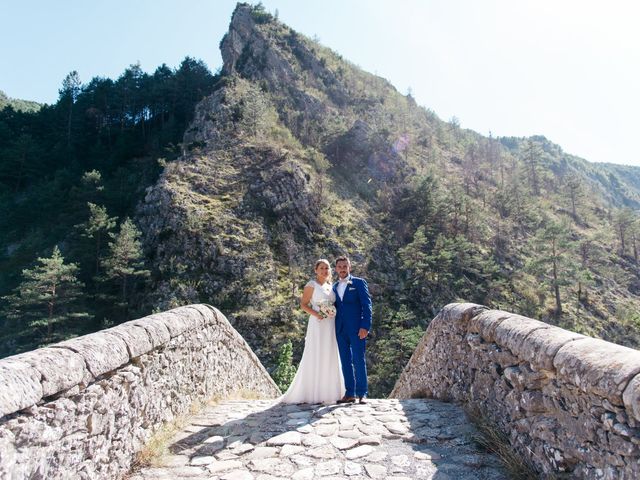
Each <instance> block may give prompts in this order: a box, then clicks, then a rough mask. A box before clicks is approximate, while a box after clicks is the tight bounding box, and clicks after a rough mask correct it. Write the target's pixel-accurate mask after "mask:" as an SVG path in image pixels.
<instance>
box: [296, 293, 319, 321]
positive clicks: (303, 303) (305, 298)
mask: <svg viewBox="0 0 640 480" xmlns="http://www.w3.org/2000/svg"><path fill="white" fill-rule="evenodd" d="M312 295H313V287H312V286H311V285H307V286H306V287H304V290H303V291H302V298H301V299H300V308H301V309H302V310H304V311H305V312H307V313H308V314H309V315H313V316H314V317H316V318H317V319H318V320H322V319H323V316H322V315H320V313H319V312H316V311H315V310H314V309H313V308H311V307H310V306H309V305H310V304H311V296H312Z"/></svg>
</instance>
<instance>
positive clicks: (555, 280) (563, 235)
mask: <svg viewBox="0 0 640 480" xmlns="http://www.w3.org/2000/svg"><path fill="white" fill-rule="evenodd" d="M532 242H533V253H534V255H533V257H532V259H531V260H530V261H529V262H528V263H527V266H526V269H527V270H528V271H530V272H531V273H533V274H535V275H537V276H538V278H539V279H540V280H542V282H543V284H544V285H546V286H547V287H549V288H550V289H551V291H552V293H553V297H554V301H555V312H554V313H555V316H556V317H559V316H560V315H562V300H561V296H560V288H561V287H566V286H568V285H570V281H571V279H573V278H575V272H576V270H577V268H578V267H577V265H576V263H575V262H574V260H573V257H572V255H571V251H572V249H573V242H571V239H570V231H569V229H568V228H567V226H566V225H564V224H561V223H558V222H555V221H550V222H549V223H548V224H547V225H546V226H545V227H543V228H541V229H539V230H538V232H537V233H536V236H535V237H534V238H533V240H532Z"/></svg>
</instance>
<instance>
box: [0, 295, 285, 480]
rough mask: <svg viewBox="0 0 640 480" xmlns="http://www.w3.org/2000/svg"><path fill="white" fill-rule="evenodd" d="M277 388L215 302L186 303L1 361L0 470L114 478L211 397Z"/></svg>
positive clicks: (15, 474) (14, 475) (18, 475)
mask: <svg viewBox="0 0 640 480" xmlns="http://www.w3.org/2000/svg"><path fill="white" fill-rule="evenodd" d="M248 392H252V393H253V394H255V395H257V396H260V397H265V398H269V397H275V396H277V395H279V390H278V387H277V386H276V385H275V383H274V382H273V380H271V378H270V377H269V374H268V373H267V372H266V370H265V369H264V367H263V366H262V364H261V363H260V361H259V360H258V358H257V357H256V356H255V355H254V354H253V352H252V351H251V349H250V348H249V346H248V345H247V343H246V342H245V341H244V340H243V338H242V337H241V336H240V335H239V334H238V332H236V331H235V330H234V329H233V327H231V325H230V324H229V322H228V321H227V319H226V318H225V317H224V315H222V314H221V313H220V312H219V311H218V310H217V309H215V308H213V307H210V306H208V305H190V306H187V307H180V308H176V309H174V310H171V311H168V312H164V313H159V314H154V315H150V316H148V317H144V318H141V319H139V320H134V321H131V322H127V323H124V324H122V325H118V326H117V327H114V328H110V329H107V330H103V331H100V332H97V333H93V334H90V335H85V336H83V337H79V338H75V339H73V340H68V341H65V342H61V343H58V344H56V345H52V346H50V347H47V348H41V349H38V350H34V351H31V352H27V353H24V354H21V355H16V356H13V357H9V358H5V359H3V360H0V478H2V479H26V478H30V479H31V478H33V479H45V478H46V479H63V478H64V479H68V478H80V479H96V478H105V479H106V478H119V477H122V476H123V474H124V473H125V472H127V471H128V470H129V468H130V466H131V463H132V460H133V458H134V456H135V453H136V452H137V451H139V450H140V448H141V447H142V446H143V445H144V443H145V441H146V440H148V439H149V437H150V436H151V435H152V434H153V432H154V431H156V430H157V429H158V427H160V426H161V425H163V424H164V423H166V422H168V421H171V420H172V419H174V418H175V417H176V416H178V415H181V414H184V413H187V412H188V411H189V408H190V406H191V405H192V404H194V403H195V402H198V401H206V400H208V399H210V398H211V397H216V396H217V397H225V396H228V395H230V394H234V393H248Z"/></svg>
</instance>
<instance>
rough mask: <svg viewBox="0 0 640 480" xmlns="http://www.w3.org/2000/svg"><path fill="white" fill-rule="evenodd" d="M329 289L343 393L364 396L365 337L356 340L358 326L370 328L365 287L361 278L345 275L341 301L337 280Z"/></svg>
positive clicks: (369, 312)
mask: <svg viewBox="0 0 640 480" xmlns="http://www.w3.org/2000/svg"><path fill="white" fill-rule="evenodd" d="M333 291H334V293H335V294H336V340H337V341H338V352H339V353H340V363H342V375H343V376H344V386H345V390H346V391H345V396H347V397H355V396H358V397H364V396H365V395H367V365H366V363H365V359H364V352H365V347H366V344H367V340H366V339H360V338H359V337H358V332H359V331H360V329H361V328H364V329H365V330H367V331H369V330H371V296H370V295H369V287H368V286H367V282H366V281H365V280H364V279H362V278H358V277H354V276H351V275H349V281H348V283H347V288H346V289H345V291H344V296H343V297H342V300H340V295H338V282H336V283H334V284H333ZM354 370H355V375H354Z"/></svg>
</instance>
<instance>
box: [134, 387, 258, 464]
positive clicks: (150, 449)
mask: <svg viewBox="0 0 640 480" xmlns="http://www.w3.org/2000/svg"><path fill="white" fill-rule="evenodd" d="M260 398H261V397H260V396H259V395H258V393H257V392H254V391H252V390H245V389H242V390H239V391H237V392H233V393H232V394H230V395H226V396H217V395H216V396H214V397H211V398H210V399H209V400H208V401H206V402H200V401H196V402H194V403H192V404H191V406H190V407H189V411H188V412H186V413H184V414H182V415H179V416H177V417H176V418H174V419H173V420H172V421H170V422H168V423H166V424H165V425H163V426H161V427H160V428H159V429H158V430H157V431H156V432H155V433H154V434H153V435H152V436H151V438H150V439H149V440H148V441H147V443H146V444H145V445H144V447H142V449H141V450H140V451H139V452H138V453H137V454H136V456H135V458H134V460H133V463H132V466H131V471H137V470H140V469H141V468H145V467H156V466H159V464H160V459H161V458H162V457H164V456H165V455H169V454H170V452H169V446H170V444H171V439H172V438H173V437H175V436H176V435H177V434H178V432H180V431H181V430H183V429H184V428H185V427H186V426H187V425H189V422H190V421H191V419H192V418H193V417H194V416H195V415H197V414H198V413H200V412H201V411H202V410H203V409H204V408H205V407H208V406H215V405H218V404H220V403H222V402H225V401H229V400H258V399H260Z"/></svg>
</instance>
